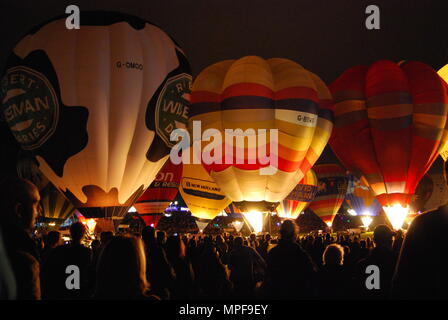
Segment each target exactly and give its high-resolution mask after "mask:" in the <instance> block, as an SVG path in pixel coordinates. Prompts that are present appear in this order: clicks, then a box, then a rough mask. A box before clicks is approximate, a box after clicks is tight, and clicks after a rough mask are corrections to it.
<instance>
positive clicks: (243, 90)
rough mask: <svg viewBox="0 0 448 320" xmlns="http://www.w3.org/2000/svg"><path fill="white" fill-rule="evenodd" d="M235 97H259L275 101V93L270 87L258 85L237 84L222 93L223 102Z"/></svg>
mask: <svg viewBox="0 0 448 320" xmlns="http://www.w3.org/2000/svg"><path fill="white" fill-rule="evenodd" d="M235 96H258V97H265V98H270V99H273V97H274V92H273V91H272V90H271V89H269V88H268V87H265V86H263V85H261V84H257V83H249V82H244V83H237V84H234V85H231V86H230V87H227V88H226V89H225V90H224V91H223V92H222V93H221V101H222V100H224V99H227V98H230V97H235Z"/></svg>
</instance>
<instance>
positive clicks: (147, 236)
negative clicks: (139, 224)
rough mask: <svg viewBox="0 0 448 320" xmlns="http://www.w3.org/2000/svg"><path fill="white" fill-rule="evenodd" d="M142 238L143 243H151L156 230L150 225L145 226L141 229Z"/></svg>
mask: <svg viewBox="0 0 448 320" xmlns="http://www.w3.org/2000/svg"><path fill="white" fill-rule="evenodd" d="M142 239H143V242H144V243H145V244H150V243H153V242H154V241H155V240H156V230H155V229H154V228H153V227H151V226H146V227H144V228H143V230H142Z"/></svg>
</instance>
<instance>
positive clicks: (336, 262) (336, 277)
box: [318, 243, 350, 299]
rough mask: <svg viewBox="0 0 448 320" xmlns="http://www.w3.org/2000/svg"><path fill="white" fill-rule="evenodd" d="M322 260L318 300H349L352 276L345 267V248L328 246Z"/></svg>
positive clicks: (333, 245) (334, 245)
mask: <svg viewBox="0 0 448 320" xmlns="http://www.w3.org/2000/svg"><path fill="white" fill-rule="evenodd" d="M322 260H323V261H322V262H323V263H322V267H321V268H320V270H319V273H318V298H319V299H346V298H349V294H350V292H349V290H350V275H349V273H348V272H347V270H346V269H345V267H344V248H343V247H342V246H341V245H339V244H335V243H333V244H330V245H328V246H327V247H326V249H325V251H324V253H323V256H322Z"/></svg>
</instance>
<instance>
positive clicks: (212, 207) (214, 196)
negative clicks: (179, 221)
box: [179, 163, 231, 230]
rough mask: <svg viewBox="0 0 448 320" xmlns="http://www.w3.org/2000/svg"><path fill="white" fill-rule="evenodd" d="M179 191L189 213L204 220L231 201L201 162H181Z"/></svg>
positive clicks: (209, 218)
mask: <svg viewBox="0 0 448 320" xmlns="http://www.w3.org/2000/svg"><path fill="white" fill-rule="evenodd" d="M179 191H180V194H181V196H182V198H183V199H184V201H185V203H186V204H187V206H188V208H189V209H190V212H191V214H192V215H193V216H194V217H196V218H199V219H205V220H206V221H211V220H212V219H214V218H215V217H216V216H217V215H218V214H219V213H220V212H221V211H223V210H224V209H225V208H226V207H227V206H228V205H229V204H230V203H231V201H230V199H229V198H227V197H226V196H225V195H224V193H222V191H221V188H220V187H219V186H218V185H217V184H216V183H215V182H214V181H213V179H212V178H211V177H210V175H209V174H208V173H207V171H206V170H205V169H204V168H203V167H202V165H201V164H192V163H191V164H185V163H184V164H183V174H182V179H181V183H180V187H179ZM205 220H204V223H205ZM200 229H201V228H200ZM203 229H204V228H202V229H201V230H203Z"/></svg>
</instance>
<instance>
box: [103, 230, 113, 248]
mask: <svg viewBox="0 0 448 320" xmlns="http://www.w3.org/2000/svg"><path fill="white" fill-rule="evenodd" d="M113 237H114V234H113V232H112V231H103V232H101V234H100V242H101V245H103V246H104V245H106V244H107V243H108V242H109V241H110V240H112V239H113Z"/></svg>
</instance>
